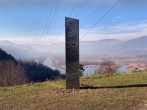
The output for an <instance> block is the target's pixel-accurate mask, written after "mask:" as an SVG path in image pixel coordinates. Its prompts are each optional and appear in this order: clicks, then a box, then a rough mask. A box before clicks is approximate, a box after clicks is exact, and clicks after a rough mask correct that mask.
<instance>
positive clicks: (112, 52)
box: [0, 36, 147, 58]
mask: <svg viewBox="0 0 147 110" xmlns="http://www.w3.org/2000/svg"><path fill="white" fill-rule="evenodd" d="M0 48H2V49H3V50H5V51H6V52H7V53H9V54H11V55H13V56H14V57H15V58H34V57H37V55H39V54H41V53H39V52H38V49H39V45H37V44H36V45H29V46H28V45H22V44H15V43H12V42H9V41H0ZM49 48H50V45H46V46H42V47H41V49H40V50H42V55H44V56H48V55H49V51H50V50H49ZM51 51H52V53H55V54H63V53H64V52H65V43H56V44H55V45H54V46H53V48H52V49H51ZM80 54H81V55H96V56H101V57H117V56H120V57H121V56H123V57H125V56H139V55H147V36H143V37H140V38H136V39H132V40H128V41H121V40H117V39H104V40H99V41H82V42H80Z"/></svg>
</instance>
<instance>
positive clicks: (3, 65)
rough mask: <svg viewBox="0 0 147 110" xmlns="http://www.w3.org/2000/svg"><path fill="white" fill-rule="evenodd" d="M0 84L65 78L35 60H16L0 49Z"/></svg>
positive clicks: (12, 84)
mask: <svg viewBox="0 0 147 110" xmlns="http://www.w3.org/2000/svg"><path fill="white" fill-rule="evenodd" d="M0 76H1V77H0V86H15V85H22V84H24V83H30V82H43V81H46V80H55V79H57V78H65V76H64V75H61V74H60V72H59V71H57V70H52V69H51V68H49V67H47V66H44V65H43V64H39V63H35V62H20V61H16V60H15V59H14V58H13V56H11V55H9V54H7V53H6V52H5V51H3V50H1V49H0Z"/></svg>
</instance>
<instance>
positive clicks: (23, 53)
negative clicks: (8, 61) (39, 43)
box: [0, 41, 38, 59]
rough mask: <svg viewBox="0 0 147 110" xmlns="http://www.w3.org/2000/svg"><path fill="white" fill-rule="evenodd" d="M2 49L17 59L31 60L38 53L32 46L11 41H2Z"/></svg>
mask: <svg viewBox="0 0 147 110" xmlns="http://www.w3.org/2000/svg"><path fill="white" fill-rule="evenodd" d="M0 48H1V49H3V50H5V51H6V52H7V53H9V54H11V55H12V56H14V57H15V58H17V59H23V58H31V57H33V56H34V55H36V53H38V52H37V51H36V50H35V49H33V48H32V47H30V46H27V45H22V44H15V43H13V42H10V41H0Z"/></svg>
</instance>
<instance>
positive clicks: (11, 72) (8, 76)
mask: <svg viewBox="0 0 147 110" xmlns="http://www.w3.org/2000/svg"><path fill="white" fill-rule="evenodd" d="M26 81H27V78H26V75H25V73H24V71H23V69H22V67H21V66H20V65H19V64H17V63H14V62H12V61H3V62H0V86H15V85H21V84H24V83H25V82H26Z"/></svg>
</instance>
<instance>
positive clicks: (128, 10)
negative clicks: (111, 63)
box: [0, 0, 147, 43]
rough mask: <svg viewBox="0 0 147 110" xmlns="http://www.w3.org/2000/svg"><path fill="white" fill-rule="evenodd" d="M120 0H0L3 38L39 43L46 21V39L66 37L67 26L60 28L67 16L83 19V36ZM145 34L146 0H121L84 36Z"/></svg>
mask: <svg viewBox="0 0 147 110" xmlns="http://www.w3.org/2000/svg"><path fill="white" fill-rule="evenodd" d="M117 1H118V0H61V1H60V0H0V40H10V41H15V42H18V43H39V42H40V40H41V35H42V34H43V30H44V27H45V25H46V24H47V28H46V29H45V32H44V34H43V37H42V40H43V39H44V38H45V35H47V37H46V38H45V39H44V41H45V42H52V41H54V40H55V39H56V37H58V39H57V41H64V29H63V30H62V32H61V33H60V30H61V29H62V27H63V26H64V22H65V21H64V20H65V16H70V17H73V18H77V19H79V20H80V37H83V35H84V34H85V33H86V32H87V31H88V30H89V29H90V28H91V27H93V26H94V24H95V23H96V22H97V21H99V19H100V18H101V17H102V16H103V15H104V14H105V13H106V12H107V11H108V10H109V9H110V8H111V7H112V6H113V5H114V4H115V3H116V2H117ZM76 4H77V5H76ZM58 6H59V7H58ZM57 7H58V8H57ZM74 7H75V8H74ZM73 9H74V10H73ZM55 12H56V13H55ZM48 18H49V21H48V22H47V20H48ZM144 35H147V0H120V2H119V3H118V4H117V5H116V7H114V8H113V9H112V10H111V11H110V12H109V13H108V14H107V15H106V16H105V17H104V18H103V19H102V20H101V21H100V22H99V23H98V24H97V25H96V26H95V27H94V28H93V29H92V30H91V31H90V32H89V33H88V34H87V35H86V36H85V37H84V38H83V39H82V40H88V41H91V40H99V39H121V40H128V39H132V38H136V37H141V36H144Z"/></svg>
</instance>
